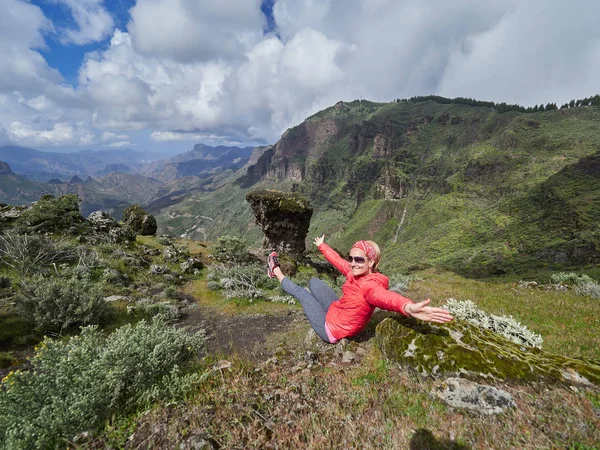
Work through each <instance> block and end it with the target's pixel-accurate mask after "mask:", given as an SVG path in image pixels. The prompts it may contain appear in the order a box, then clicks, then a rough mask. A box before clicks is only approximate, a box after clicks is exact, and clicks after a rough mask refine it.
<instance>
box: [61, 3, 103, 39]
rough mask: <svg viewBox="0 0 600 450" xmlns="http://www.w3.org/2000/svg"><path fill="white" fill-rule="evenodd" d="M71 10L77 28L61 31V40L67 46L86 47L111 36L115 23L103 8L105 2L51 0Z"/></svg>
mask: <svg viewBox="0 0 600 450" xmlns="http://www.w3.org/2000/svg"><path fill="white" fill-rule="evenodd" d="M51 1H53V2H54V3H57V4H61V5H64V6H66V7H67V8H69V9H70V10H71V14H72V15H73V20H74V21H75V24H76V26H77V27H76V28H75V29H69V28H63V29H61V30H60V34H61V36H60V40H61V42H63V43H65V44H77V45H84V44H89V43H90V42H96V41H101V40H103V39H105V38H106V37H108V36H110V35H111V34H112V31H113V27H114V21H113V19H112V17H111V15H110V14H109V13H108V11H106V9H105V8H104V6H103V3H104V0H51Z"/></svg>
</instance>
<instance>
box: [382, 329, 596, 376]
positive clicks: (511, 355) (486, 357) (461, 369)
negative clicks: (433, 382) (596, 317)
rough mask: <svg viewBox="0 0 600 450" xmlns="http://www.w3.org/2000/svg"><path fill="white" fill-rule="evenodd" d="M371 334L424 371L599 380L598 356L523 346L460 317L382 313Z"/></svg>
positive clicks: (388, 351) (391, 354)
mask: <svg viewBox="0 0 600 450" xmlns="http://www.w3.org/2000/svg"><path fill="white" fill-rule="evenodd" d="M376 340H377V343H378V345H379V347H380V348H381V350H382V352H383V353H384V354H385V356H386V357H387V358H388V359H390V360H392V361H395V362H397V363H399V364H400V365H402V366H405V367H408V368H410V369H412V370H414V371H415V372H417V373H418V374H420V375H422V376H424V377H432V378H448V377H453V376H461V377H465V378H472V379H478V380H482V379H483V380H488V381H497V380H515V381H523V382H531V381H535V382H538V381H545V382H561V383H568V384H576V385H584V386H592V385H596V386H598V385H600V364H598V362H592V361H585V360H581V359H573V358H567V357H564V356H559V355H554V354H550V353H547V352H543V351H542V350H539V349H536V348H533V347H524V346H521V345H518V344H515V343H514V342H512V341H510V340H508V339H506V338H505V337H504V336H501V335H499V334H497V333H494V332H492V331H489V330H485V329H482V328H479V327H477V326H475V325H472V324H469V323H467V322H464V321H459V320H454V321H452V322H450V323H447V324H445V325H443V326H435V325H430V324H429V323H425V322H419V321H417V320H415V319H412V318H406V317H400V318H394V319H392V318H387V319H384V320H383V321H382V322H381V323H380V324H379V325H378V326H377V330H376Z"/></svg>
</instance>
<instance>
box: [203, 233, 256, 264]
mask: <svg viewBox="0 0 600 450" xmlns="http://www.w3.org/2000/svg"><path fill="white" fill-rule="evenodd" d="M211 257H212V258H213V259H215V260H217V261H219V262H222V263H244V262H248V261H250V259H251V256H250V254H249V253H248V244H247V243H246V241H245V240H244V239H243V238H241V237H238V236H221V237H220V238H218V239H217V243H216V244H215V246H214V248H213V252H212V255H211Z"/></svg>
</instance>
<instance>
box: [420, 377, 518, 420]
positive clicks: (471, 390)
mask: <svg viewBox="0 0 600 450" xmlns="http://www.w3.org/2000/svg"><path fill="white" fill-rule="evenodd" d="M431 394H432V395H433V396H435V397H438V398H440V399H442V400H443V401H444V402H446V403H447V404H448V405H450V406H452V407H454V408H463V409H468V410H470V411H474V412H478V413H481V414H488V415H489V414H500V413H502V412H504V410H505V409H507V408H514V407H516V406H517V405H516V403H515V401H514V400H513V398H512V396H511V395H510V394H509V393H508V392H506V391H504V390H502V389H498V388H495V387H493V386H486V385H483V384H478V383H475V382H473V381H470V380H466V379H464V378H448V379H447V380H445V381H444V382H442V384H441V385H440V386H436V387H435V388H433V390H432V391H431Z"/></svg>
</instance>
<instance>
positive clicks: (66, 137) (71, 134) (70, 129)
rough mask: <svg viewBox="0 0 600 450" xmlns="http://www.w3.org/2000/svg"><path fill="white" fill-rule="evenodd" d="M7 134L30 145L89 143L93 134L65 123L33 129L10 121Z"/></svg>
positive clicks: (92, 139)
mask: <svg viewBox="0 0 600 450" xmlns="http://www.w3.org/2000/svg"><path fill="white" fill-rule="evenodd" d="M8 135H9V136H10V137H11V138H12V139H14V140H15V141H18V142H22V143H24V144H25V145H31V146H46V145H89V144H91V143H93V142H94V135H93V134H91V133H89V132H88V131H87V130H86V129H85V128H83V127H77V126H72V125H70V124H66V123H55V124H54V126H53V127H52V128H51V129H33V128H31V127H30V126H29V125H26V124H23V123H21V122H17V121H15V122H12V123H11V124H10V126H9V128H8Z"/></svg>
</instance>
